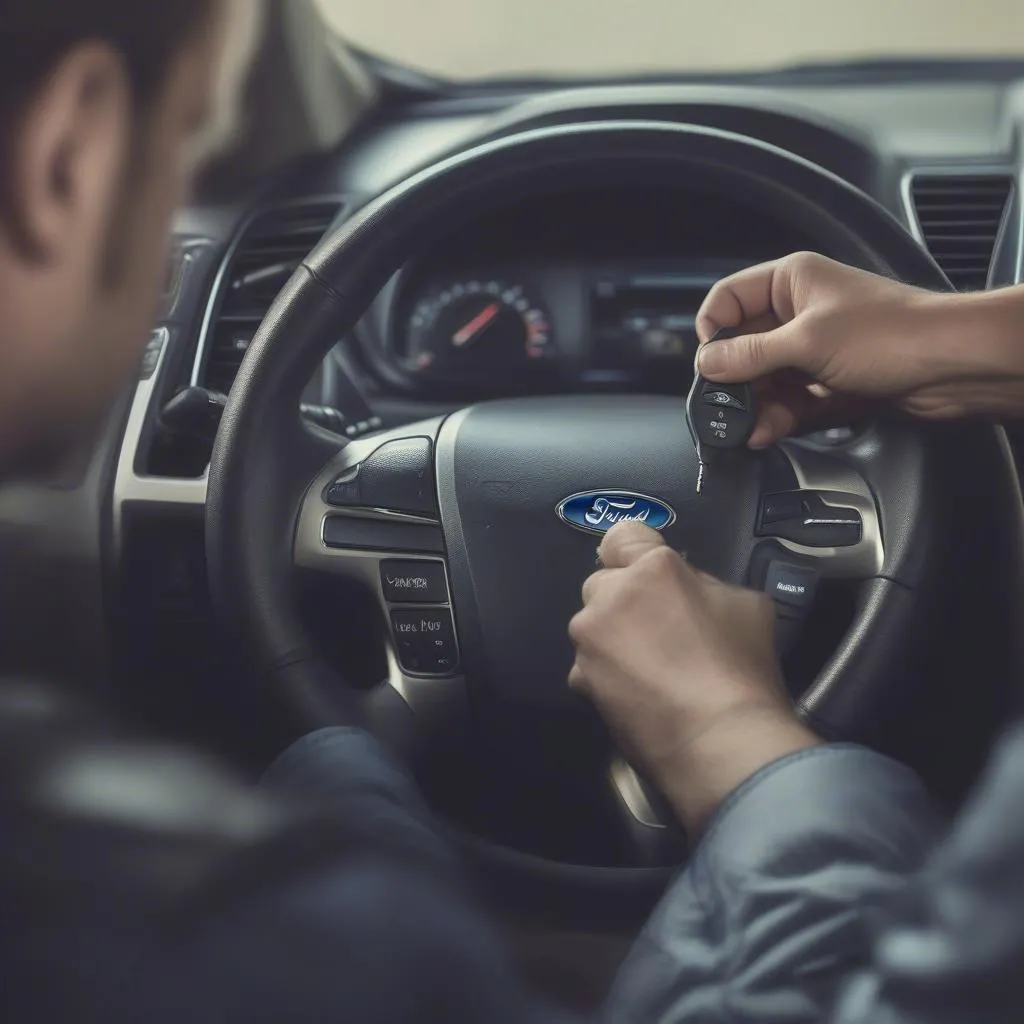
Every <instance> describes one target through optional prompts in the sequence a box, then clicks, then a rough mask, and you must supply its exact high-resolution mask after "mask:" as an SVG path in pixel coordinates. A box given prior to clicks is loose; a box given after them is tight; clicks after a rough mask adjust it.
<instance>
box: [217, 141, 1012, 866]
mask: <svg viewBox="0 0 1024 1024" xmlns="http://www.w3.org/2000/svg"><path fill="white" fill-rule="evenodd" d="M592 184H604V185H606V184H615V185H626V184H630V185H635V186H636V187H637V188H644V187H647V186H650V185H666V184H668V185H672V186H675V187H678V188H680V189H689V188H698V189H701V190H705V191H706V190H708V189H711V190H714V191H718V192H721V193H723V194H726V195H732V196H737V195H738V196H743V197H744V198H745V199H746V200H747V201H749V202H751V203H756V204H760V205H761V206H763V207H764V208H766V209H771V210H773V211H774V212H775V214H776V215H777V216H778V217H780V218H782V219H783V220H786V221H788V222H790V223H791V224H793V225H795V226H798V227H799V228H801V229H802V230H803V231H804V233H805V234H806V235H807V236H808V237H810V238H812V239H816V240H817V241H818V243H819V248H820V249H821V250H822V251H825V252H827V253H828V254H829V255H831V256H832V257H834V258H836V259H839V260H842V261H844V262H846V263H849V264H852V265H855V266H859V267H862V268H865V269H867V270H870V271H875V272H878V273H881V274H886V275H889V276H893V277H896V278H899V279H902V280H904V281H906V282H909V283H912V284H915V285H919V286H923V287H926V288H932V289H945V288H948V284H947V282H946V281H945V279H944V277H943V276H942V274H941V273H940V271H939V270H938V268H937V267H936V265H935V264H934V263H933V262H932V260H931V259H930V257H929V256H928V255H927V254H926V253H925V252H924V251H923V250H922V249H921V248H919V247H918V246H917V245H916V244H915V243H914V242H913V240H912V239H911V238H910V236H909V235H908V234H907V233H906V232H905V230H904V229H903V228H902V227H901V226H900V225H899V224H898V222H897V221H896V220H895V219H894V218H893V217H892V216H891V215H890V214H889V213H887V212H886V211H885V210H884V209H883V208H882V207H881V206H880V205H878V204H876V203H875V202H874V201H873V200H871V199H869V198H868V197H866V196H865V195H864V194H863V193H861V192H859V191H858V190H856V189H854V188H853V187H851V186H850V185H848V184H847V183H845V182H844V181H842V180H840V179H839V178H837V177H835V176H833V175H832V174H830V173H827V172H825V171H823V170H822V169H821V168H819V167H817V166H815V165H813V164H811V163H809V162H806V161H804V160H801V159H799V158H796V157H794V156H792V155H790V154H787V153H785V152H783V151H782V150H779V149H777V148H774V147H772V146H770V145H767V144H764V143H761V142H758V141H754V140H752V139H750V138H746V137H743V136H739V135H736V134H731V133H728V132H723V131H717V130H713V129H710V128H703V127H694V126H687V125H681V124H671V123H661V122H599V123H587V124H575V125H558V126H554V127H546V128H542V129H539V130H530V131H525V132H523V133H521V134H517V135H514V136H511V137H507V138H502V139H497V140H491V141H489V142H487V143H485V144H482V145H480V146H479V147H478V148H475V149H473V150H471V151H469V152H466V153H463V154H460V155H457V156H454V157H452V158H450V159H447V160H446V161H445V162H443V163H440V164H438V165H436V166H433V167H430V168H429V169H427V170H424V171H423V172H421V173H419V174H417V175H416V176H415V177H413V178H411V179H410V180H407V181H405V182H404V183H402V184H400V185H398V186H396V187H394V188H393V189H391V190H390V191H389V192H387V193H386V194H384V195H382V196H381V197H379V198H377V199H376V200H374V201H372V202H370V203H369V204H368V205H367V206H365V207H364V208H363V209H362V210H360V211H359V212H357V213H356V214H355V215H354V216H352V217H351V218H350V219H349V220H347V221H346V222H344V223H343V224H341V225H340V226H339V227H338V228H337V229H336V230H335V231H334V232H333V233H332V234H331V235H330V236H329V237H328V238H327V239H326V240H325V241H324V242H323V243H322V244H321V245H320V246H319V247H318V248H317V249H316V250H315V251H314V252H313V253H312V254H311V255H310V256H309V258H308V259H307V260H306V261H305V263H304V265H303V266H302V267H300V269H299V270H298V271H297V272H296V274H295V276H294V277H293V278H292V280H291V281H290V282H289V284H288V285H287V286H286V287H285V289H284V291H283V292H282V294H281V295H280V297H279V298H278V300H277V301H276V303H275V304H274V306H273V308H272V310H271V311H270V313H269V315H268V316H267V318H266V320H265V321H264V323H263V325H262V327H261V328H260V330H259V332H258V334H257V335H256V337H255V339H254V341H253V343H252V344H251V346H250V347H249V350H248V353H247V355H246V357H245V360H244V362H243V364H242V367H241V370H240V372H239V374H238V377H237V380H236V383H235V386H234V389H233V391H232V393H231V397H230V401H229V403H228V406H227V409H226V411H225V413H224V417H223V420H222V423H221V426H220V432H219V434H218V436H217V440H216V446H215V450H214V453H213V459H212V464H211V467H210V474H209V491H208V495H209V496H208V503H207V512H206V515H207V518H206V524H207V525H206V542H207V557H208V564H209V571H210V581H211V587H212V589H213V593H214V596H215V599H216V601H217V603H218V607H219V610H220V613H221V614H222V615H223V617H224V620H225V622H226V623H227V624H228V625H229V626H230V627H231V628H232V630H233V631H234V634H235V636H236V637H237V639H238V641H239V642H240V644H241V645H242V647H243V649H244V650H245V652H246V654H247V655H248V657H249V659H250V661H251V663H252V665H253V666H254V667H255V669H256V670H257V673H258V677H259V678H260V679H262V680H264V681H265V682H267V681H269V684H270V685H271V687H272V688H273V690H274V691H275V692H276V693H278V694H280V695H282V696H283V698H284V700H285V701H286V703H287V706H288V708H289V709H290V710H291V712H292V714H293V715H294V718H295V727H296V728H297V729H312V728H316V727H318V726H323V725H327V724H332V723H336V722H338V721H350V720H352V718H353V716H358V718H359V720H360V721H363V722H365V723H367V724H368V726H369V727H370V728H371V729H374V730H376V731H378V732H379V733H380V734H381V735H383V736H384V737H385V738H386V739H387V741H388V742H390V743H392V744H393V745H395V746H396V747H398V748H399V749H401V750H404V751H406V752H408V751H412V750H415V748H416V747H417V745H421V744H426V745H427V746H428V747H429V745H430V744H431V743H439V742H444V740H443V738H442V737H444V736H445V734H446V730H449V729H451V728H452V727H453V723H454V724H456V725H457V726H458V727H461V728H473V729H484V728H486V727H487V722H488V716H487V713H486V709H487V707H488V706H489V705H491V704H492V703H495V702H496V703H498V704H500V705H501V706H502V707H515V708H516V709H518V711H519V712H522V713H525V714H534V715H538V716H543V715H545V714H548V713H549V712H551V711H552V710H554V709H561V710H563V711H564V710H565V709H567V708H569V707H570V705H572V706H575V705H574V701H575V698H574V697H573V696H571V695H570V694H569V692H568V690H567V686H566V677H567V673H568V670H569V668H570V666H571V664H572V657H573V655H572V649H571V645H570V642H569V639H568V637H567V635H566V625H567V623H568V621H569V619H570V618H571V617H572V615H573V614H574V613H575V612H576V611H577V610H578V608H579V605H580V587H581V584H582V583H583V581H584V579H585V578H586V577H587V576H588V575H589V573H590V572H592V571H593V569H594V562H595V548H596V545H597V542H598V536H597V534H598V533H599V532H600V531H601V530H602V529H604V528H605V527H606V526H607V525H608V523H609V522H611V521H614V520H615V519H616V518H618V517H620V516H623V515H625V516H629V515H633V516H636V517H639V518H641V519H645V520H646V521H648V522H651V523H652V525H656V526H660V527H662V528H663V529H664V534H665V536H666V538H667V540H668V542H669V543H670V544H671V545H672V546H673V547H675V548H676V549H679V550H684V551H686V552H687V553H688V556H689V558H690V559H691V561H692V562H693V563H694V564H696V565H697V566H699V567H700V568H702V569H705V570H706V571H708V572H711V573H713V574H715V575H716V576H718V577H720V578H722V579H724V580H728V581H731V582H734V583H738V584H748V585H752V586H755V587H759V588H767V589H769V590H770V591H771V592H772V594H773V596H774V597H776V598H777V599H778V601H779V608H780V634H779V635H780V642H781V643H783V644H784V645H788V644H791V643H792V642H793V641H794V639H795V637H796V635H797V634H798V633H799V630H800V625H801V622H802V619H803V616H804V615H805V613H806V611H807V606H808V603H809V602H810V599H811V595H812V594H813V591H814V588H815V586H816V585H817V583H818V581H819V580H830V579H843V580H846V581H849V584H850V585H851V586H855V587H856V592H857V600H856V605H855V611H854V614H853V622H852V626H851V627H850V629H849V631H848V632H847V634H846V636H845V637H844V638H843V639H842V641H841V642H840V643H839V645H838V647H837V648H836V650H835V651H834V652H833V653H832V655H831V656H830V657H828V658H827V660H826V661H825V663H824V666H823V667H822V668H821V670H820V672H819V673H818V675H817V678H816V679H815V680H814V682H813V684H812V685H811V686H810V687H809V688H808V689H807V690H806V691H805V692H803V693H801V694H799V695H797V697H798V706H799V708H800V710H801V713H802V714H804V715H805V716H806V717H807V718H808V719H809V720H810V721H811V722H812V724H813V726H814V728H816V729H817V730H819V731H821V732H822V733H824V734H825V735H826V736H829V737H834V738H847V739H868V740H870V738H871V736H872V734H873V731H874V730H875V728H876V726H877V725H878V723H879V722H880V721H884V719H885V718H886V715H887V713H888V711H889V709H890V708H891V707H892V705H893V703H894V701H896V700H897V699H900V700H904V701H906V700H909V701H911V702H912V701H914V700H919V699H921V698H922V694H921V687H922V685H923V684H922V682H921V681H919V680H914V679H912V678H908V673H906V672H905V669H906V665H907V652H908V648H911V647H913V645H914V644H915V643H919V642H920V638H921V637H922V635H924V632H925V631H927V630H929V629H933V628H935V620H934V619H933V618H931V615H932V606H931V604H930V602H929V601H928V600H927V599H926V598H927V595H928V594H929V593H930V591H931V588H932V587H934V585H935V583H936V581H937V580H940V579H942V578H943V577H944V575H945V574H946V573H948V572H949V571H951V562H950V558H951V555H950V546H951V545H956V546H957V549H958V550H959V549H960V548H962V545H961V544H960V538H961V536H962V531H963V530H964V529H965V523H966V522H967V521H966V520H965V518H964V516H965V514H966V513H965V511H964V510H965V507H966V506H965V503H964V501H962V500H960V498H959V497H958V496H962V488H963V481H962V474H961V473H960V471H959V467H961V466H964V465H970V466H971V467H972V468H973V473H972V482H973V486H974V487H975V492H974V499H977V497H978V495H982V496H983V497H982V498H981V499H980V500H983V501H986V502H989V503H998V502H1001V501H1005V502H1006V503H1007V504H1008V505H1009V504H1011V503H1012V502H1013V500H1014V499H1013V495H1014V494H1015V493H1016V492H1015V481H1016V477H1015V474H1014V472H1013V470H1012V467H1011V466H1010V465H1009V464H1008V462H1007V459H1006V452H1005V443H1004V439H1003V438H1002V434H1001V431H999V430H998V429H997V428H995V427H992V426H986V425H984V424H963V425H954V426H948V427H943V428H934V427H932V428H929V427H925V426H922V425H920V424H915V423H911V422H906V421H902V422H899V421H893V422H878V423H875V424H873V425H871V426H870V427H869V428H868V429H867V430H866V431H865V432H864V433H863V434H861V435H859V437H858V439H857V440H856V441H855V442H852V443H850V444H848V445H845V446H843V447H841V448H837V449H835V450H832V449H828V448H824V447H820V446H815V445H813V444H811V443H807V442H803V441H788V442H785V443H783V444H782V445H780V446H778V447H777V448H775V449H774V450H772V451H769V452H763V453H754V452H746V451H744V452H740V453H733V455H732V457H731V458H729V459H726V460H723V461H722V463H721V465H716V467H715V469H714V472H713V473H712V475H711V477H710V479H709V485H708V487H707V489H706V490H705V492H704V494H702V495H701V496H699V497H698V495H697V493H696V478H697V461H696V456H695V453H694V449H693V446H692V443H691V441H690V438H689V435H688V433H687V429H686V426H685V422H684V416H683V397H682V396H680V397H679V398H678V399H677V398H667V397H638V396H618V395H601V396H559V397H534V398H523V399H513V400H503V401H496V402H491V403H485V404H480V405H475V406H472V407H470V408H467V409H464V410H462V411H461V412H458V413H457V414H455V415H452V416H448V417H442V418H438V419H433V420H428V421H425V422H421V423H416V424H413V425H411V426H407V427H402V428H400V429H397V430H392V431H390V432H388V433H384V434H380V435H378V436H375V437H372V438H368V439H365V440H361V441H358V442H353V443H347V444H346V443H345V442H344V441H343V440H342V439H341V438H339V437H337V436H335V435H333V434H329V433H326V432H324V431H320V430H317V429H316V428H313V427H311V426H310V425H308V424H306V423H304V422H303V421H302V419H301V418H300V415H299V405H300V398H301V394H302V390H303V387H304V386H305V384H306V382H307V381H308V380H309V378H310V377H311V375H312V374H313V372H314V370H315V368H316V367H317V365H318V364H319V363H320V361H321V360H322V359H323V358H324V356H325V354H326V353H327V352H328V351H329V349H330V348H331V347H332V346H334V345H335V344H336V343H337V340H338V338H340V337H344V336H346V335H347V334H349V332H350V331H351V330H352V328H354V327H355V325H356V324H357V322H358V321H359V320H360V318H361V317H362V316H363V314H364V313H365V312H366V311H367V309H368V308H369V306H370V304H371V302H372V301H373V299H374V298H375V297H376V295H377V294H378V292H379V291H380V289H381V288H382V287H383V286H384V285H385V284H386V282H387V281H388V280H389V279H390V278H391V277H392V275H393V274H394V273H395V272H396V271H398V270H399V269H400V268H401V266H402V265H403V263H405V262H406V261H407V259H408V258H409V256H410V254H411V253H412V252H413V251H414V250H415V249H417V248H419V247H421V246H422V245H423V243H424V241H425V240H430V239H431V238H433V237H437V236H439V235H440V234H441V233H442V232H444V231H445V230H447V229H450V227H451V224H452V223H453V221H455V220H457V219H469V218H472V217H474V216H476V215H478V214H481V213H484V212H487V211H489V210H492V209H493V207H494V205H495V203H497V202H500V201H507V200H508V199H509V197H521V196H524V195H528V194H531V193H537V194H539V193H543V192H546V193H556V192H558V191H560V190H561V191H569V190H572V189H575V188H578V187H581V186H583V185H592ZM953 467H955V471H954V468H953ZM1014 522H1016V520H1014ZM1007 534H1009V528H1008V529H1007ZM1014 544H1016V542H1014ZM1016 547H1019V545H1016ZM1014 550H1016V548H1015V549H1014ZM1013 557H1014V558H1016V557H1017V555H1016V554H1014V555H1013ZM296 566H300V567H303V568H305V569H312V570H323V571H325V572H327V573H341V574H346V575H348V576H353V577H356V578H358V579H360V580H362V581H364V582H365V584H366V585H367V586H368V588H369V590H370V592H371V593H372V594H373V595H374V596H375V599H376V600H377V602H378V603H379V605H380V608H381V610H382V612H383V615H384V617H385V619H386V622H387V624H388V626H389V628H390V633H391V637H392V641H393V643H392V648H391V654H390V657H391V668H392V671H391V679H390V683H389V685H383V686H381V687H378V688H376V689H373V690H371V691H369V692H361V691H357V690H356V689H355V688H353V687H352V686H349V685H348V684H347V683H346V680H345V679H344V678H342V677H341V676H340V675H339V674H338V673H337V672H336V671H335V670H334V669H333V668H331V667H329V666H328V664H327V663H326V662H325V661H324V660H323V659H322V657H321V656H320V655H319V654H318V653H317V651H316V650H315V649H314V646H313V645H312V643H311V642H310V639H309V637H308V635H307V632H306V629H305V628H304V626H303V623H302V620H301V617H300V614H299V610H298V603H297V600H296V586H295V582H294V575H295V567H296ZM581 713H582V712H581ZM612 776H613V777H614V778H615V779H616V783H617V786H618V791H619V793H620V795H621V796H622V799H623V801H624V804H625V805H626V807H627V808H628V810H629V812H630V815H631V817H632V818H633V819H634V821H635V823H636V825H637V827H638V830H639V832H640V833H643V834H645V835H646V834H650V835H657V834H659V830H662V828H663V826H664V824H665V822H664V821H663V820H659V814H658V812H657V807H656V804H655V801H653V800H652V799H649V797H650V794H649V792H648V790H647V789H646V787H644V786H643V785H642V784H641V783H640V782H639V780H638V779H637V778H636V776H635V775H632V773H631V772H630V771H629V770H628V768H627V767H626V766H624V765H622V764H621V763H617V764H616V765H613V767H612ZM639 863H644V860H643V859H642V858H641V859H640V860H639Z"/></svg>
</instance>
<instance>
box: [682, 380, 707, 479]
mask: <svg viewBox="0 0 1024 1024" xmlns="http://www.w3.org/2000/svg"><path fill="white" fill-rule="evenodd" d="M699 385H700V378H699V377H695V378H694V381H693V387H692V388H690V394H689V395H688V396H687V399H686V426H687V429H688V430H689V431H690V438H691V439H692V440H693V450H694V451H695V452H696V453H697V493H698V494H700V493H701V492H702V491H703V490H704V465H705V464H704V445H703V443H702V442H701V439H700V435H699V434H698V433H697V428H696V426H695V425H694V421H693V417H694V403H695V402H696V401H697V397H698V388H699Z"/></svg>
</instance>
